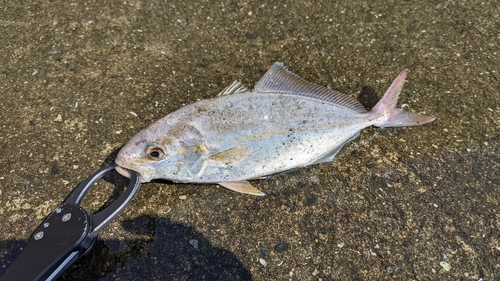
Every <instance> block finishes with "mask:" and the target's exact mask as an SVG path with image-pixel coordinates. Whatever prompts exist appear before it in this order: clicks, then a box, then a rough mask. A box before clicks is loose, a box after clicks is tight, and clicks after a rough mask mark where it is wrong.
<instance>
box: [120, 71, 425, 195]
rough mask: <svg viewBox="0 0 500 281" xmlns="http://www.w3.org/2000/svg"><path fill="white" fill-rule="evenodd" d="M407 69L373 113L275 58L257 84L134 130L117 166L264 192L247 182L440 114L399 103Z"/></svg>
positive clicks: (147, 176)
mask: <svg viewBox="0 0 500 281" xmlns="http://www.w3.org/2000/svg"><path fill="white" fill-rule="evenodd" d="M405 77H406V70H404V71H403V72H401V74H400V75H399V76H398V77H397V78H396V80H395V81H394V82H393V84H392V85H391V87H390V88H389V89H388V91H387V92H386V94H385V95H384V97H383V98H382V99H381V100H380V101H379V103H377V105H376V106H375V107H374V108H373V109H372V110H370V111H367V110H366V109H365V108H364V107H363V106H362V105H361V104H360V103H359V102H358V101H357V100H355V99H354V98H352V97H349V96H347V95H344V94H342V93H339V92H336V91H332V90H329V89H326V88H324V87H321V86H318V85H315V84H312V83H309V82H307V81H305V80H304V79H302V78H300V77H299V76H297V75H296V74H294V73H292V72H290V71H288V70H287V69H286V67H284V66H283V65H282V64H281V63H275V64H274V65H273V66H272V67H271V68H270V69H269V70H268V71H267V72H266V74H265V75H264V76H263V77H262V78H261V79H260V80H259V82H258V83H257V84H256V86H255V87H254V89H253V90H247V89H246V88H244V87H243V86H242V85H241V84H240V83H239V82H237V81H235V82H234V83H233V84H232V85H230V86H229V87H228V88H226V89H225V90H224V91H223V92H221V94H219V95H218V96H217V97H215V98H212V99H204V100H200V101H198V102H195V103H193V104H189V105H186V106H184V107H182V108H180V109H178V110H177V111H174V112H172V113H170V114H169V115H167V116H165V117H163V118H161V119H159V120H158V121H156V122H154V123H153V124H151V125H150V126H148V127H147V128H145V129H143V130H142V131H140V132H139V133H138V134H137V135H135V136H134V137H133V138H132V139H131V140H130V141H129V142H128V143H127V144H126V145H125V146H124V147H123V148H122V150H121V151H120V152H119V154H118V156H117V158H116V164H117V165H118V166H119V167H118V168H117V170H118V171H119V172H120V173H121V174H123V175H125V176H127V175H128V170H127V169H131V170H135V171H137V172H138V173H139V174H140V175H141V179H142V180H143V181H144V182H149V181H151V180H153V179H167V180H171V181H174V182H182V183H188V182H189V183H217V184H220V185H222V186H224V187H227V188H229V189H232V190H236V191H239V192H243V193H249V194H254V195H263V193H262V192H261V191H259V190H257V189H255V188H254V187H253V186H252V185H251V184H250V183H248V181H247V180H251V179H258V178H261V177H264V176H267V175H271V174H276V173H280V172H284V171H288V170H292V169H296V168H300V167H305V166H308V165H312V164H317V163H321V162H328V161H331V160H332V159H333V158H334V157H335V155H336V154H337V152H338V151H339V150H340V149H341V148H342V146H343V145H344V144H345V143H346V142H348V141H350V140H351V139H353V138H355V137H356V136H357V135H358V134H359V132H360V131H361V130H362V129H363V128H366V127H369V126H372V125H375V126H378V127H395V126H414V125H421V124H425V123H428V122H432V121H433V120H434V117H430V116H425V115H421V114H417V113H412V112H404V111H402V110H401V109H397V108H396V102H397V98H398V96H399V93H400V92H401V89H402V87H403V84H404V79H405Z"/></svg>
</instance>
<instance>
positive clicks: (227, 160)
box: [208, 146, 252, 166]
mask: <svg viewBox="0 0 500 281" xmlns="http://www.w3.org/2000/svg"><path fill="white" fill-rule="evenodd" d="M251 152H252V148H251V147H248V146H235V147H232V148H230V149H226V150H223V151H220V152H217V153H215V154H213V155H210V156H209V157H208V160H211V161H214V162H218V163H219V164H221V165H224V166H228V165H235V164H238V163H239V162H241V160H243V159H245V158H247V156H248V155H250V153H251Z"/></svg>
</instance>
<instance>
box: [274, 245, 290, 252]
mask: <svg viewBox="0 0 500 281" xmlns="http://www.w3.org/2000/svg"><path fill="white" fill-rule="evenodd" d="M288 248H289V245H288V243H279V244H278V245H276V247H274V250H276V252H278V253H281V252H284V251H286V250H288Z"/></svg>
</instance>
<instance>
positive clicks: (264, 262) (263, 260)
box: [259, 258, 267, 266]
mask: <svg viewBox="0 0 500 281" xmlns="http://www.w3.org/2000/svg"><path fill="white" fill-rule="evenodd" d="M259 262H260V264H262V265H263V266H267V262H266V260H265V259H263V258H260V259H259Z"/></svg>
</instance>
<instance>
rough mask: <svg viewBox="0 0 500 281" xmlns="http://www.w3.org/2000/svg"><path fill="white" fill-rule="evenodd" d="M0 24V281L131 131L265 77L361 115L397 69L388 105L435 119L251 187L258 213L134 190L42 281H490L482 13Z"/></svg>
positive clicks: (496, 246) (493, 232)
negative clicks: (118, 211) (345, 100)
mask: <svg viewBox="0 0 500 281" xmlns="http://www.w3.org/2000/svg"><path fill="white" fill-rule="evenodd" d="M0 8H1V9H0V47H1V53H0V112H1V116H2V118H1V121H0V144H1V159H0V220H1V221H2V223H1V224H0V259H1V264H2V267H1V268H0V273H3V272H5V270H6V268H7V267H8V266H9V265H10V263H11V262H12V261H13V259H14V258H15V256H16V255H17V254H18V253H19V251H20V247H22V245H24V243H25V242H26V241H27V239H28V238H29V236H30V235H31V233H32V232H33V230H34V229H35V228H36V227H37V225H38V224H39V223H40V222H41V220H42V219H43V218H44V217H45V216H46V215H48V214H49V213H50V212H51V211H52V210H53V209H54V208H55V207H56V206H58V204H59V203H60V202H61V201H62V200H63V199H64V198H65V197H66V196H67V194H68V193H69V192H70V191H71V190H72V189H73V188H74V187H75V186H76V185H77V184H78V183H79V182H80V181H81V180H82V179H84V178H85V177H87V176H88V175H89V174H90V173H92V172H93V171H95V170H96V169H98V168H99V167H101V166H102V165H103V164H105V163H108V162H111V161H112V159H113V157H114V156H115V155H116V151H117V149H119V148H120V147H121V146H122V145H124V144H125V143H126V142H127V141H128V139H130V138H131V137H132V136H133V135H134V134H135V133H136V132H138V131H139V130H140V129H141V128H143V127H145V126H147V125H148V124H150V123H151V122H153V121H154V120H156V119H158V118H160V117H161V116H164V115H166V114H167V113H169V112H172V111H173V110H175V109H177V108H179V107H181V106H182V105H185V104H189V103H192V102H194V101H196V100H197V99H202V98H208V97H213V96H215V95H216V94H217V93H218V92H219V91H221V90H222V89H224V87H226V86H227V85H229V84H230V83H231V82H232V81H233V80H235V79H240V80H241V81H242V82H243V83H244V84H245V85H246V86H248V87H252V86H253V85H254V83H255V82H256V81H257V80H258V79H259V77H260V76H262V74H263V73H264V72H265V71H266V69H267V68H268V67H269V66H270V65H272V64H273V63H274V62H275V61H281V62H283V63H285V65H287V66H288V67H289V69H290V70H292V71H294V72H295V73H297V74H299V75H301V76H302V77H304V78H305V79H307V80H309V81H311V82H314V83H317V84H319V85H324V86H328V87H331V88H332V89H336V90H339V91H341V92H344V93H346V94H349V95H352V96H354V97H356V98H358V99H359V100H360V101H361V102H362V103H363V104H364V105H366V106H367V107H371V106H373V104H374V103H375V102H376V101H377V99H378V98H379V97H380V96H381V95H382V94H383V93H384V92H385V90H386V89H387V87H388V86H389V85H390V83H391V82H392V80H393V79H394V78H395V77H396V75H397V74H398V73H399V72H400V71H401V70H402V69H404V68H408V69H409V70H410V72H409V76H408V78H407V83H406V85H405V88H404V90H403V94H402V96H401V98H400V104H403V103H405V104H407V105H409V110H412V111H416V112H426V113H427V114H430V115H434V116H436V117H437V120H436V121H435V122H434V123H432V124H429V125H425V126H421V127H411V128H388V129H379V128H368V129H365V130H364V131H363V132H362V133H361V136H360V137H359V138H357V139H356V140H354V141H353V142H352V143H350V144H349V145H347V146H346V147H345V148H344V149H343V150H342V152H341V153H340V154H339V155H338V156H337V158H336V159H335V160H334V161H333V162H331V163H325V164H320V165H315V166H312V167H308V168H305V169H302V170H299V171H297V172H295V173H292V174H282V175H278V176H274V177H271V178H270V179H269V180H260V181H254V182H253V183H254V185H255V186H257V187H258V188H260V189H261V190H263V191H264V192H265V193H267V196H265V197H252V196H249V195H244V194H238V193H235V192H232V191H229V190H227V189H224V188H222V187H219V186H215V185H193V184H182V185H181V184H172V183H168V182H157V183H151V184H145V185H143V186H142V187H141V190H140V192H139V194H138V195H137V197H136V198H135V200H134V201H133V203H132V204H131V205H130V206H129V208H128V209H127V210H126V211H125V212H124V213H123V214H122V215H121V216H119V217H118V218H117V219H116V220H115V221H114V222H113V223H111V224H110V225H109V226H108V227H107V228H106V229H105V230H104V231H103V232H102V233H101V235H100V239H99V242H98V243H97V246H96V248H95V249H94V251H93V252H92V253H91V254H90V255H88V256H87V257H86V258H85V259H83V260H81V261H80V262H79V263H78V264H76V265H75V266H74V267H72V268H71V269H70V270H69V271H68V272H67V273H66V274H65V275H64V276H63V277H62V278H61V279H62V280H386V279H395V280H498V279H500V242H499V239H500V231H499V228H500V217H499V214H498V209H499V206H500V137H499V136H500V133H499V127H500V97H499V94H500V81H499V79H500V73H499V71H500V56H499V53H500V50H499V46H500V22H499V20H500V8H499V6H498V2H497V1H383V0H375V1H345V0H341V1H271V2H269V1H253V2H243V1H240V2H238V1H220V2H219V1H196V2H195V1H139V0H137V1H135V0H132V1H128V0H127V1H60V0H54V1H12V0H6V1H3V2H2V4H1V7H0ZM249 168H251V167H249ZM112 191H113V185H111V184H104V183H103V184H102V188H99V189H96V190H95V191H94V192H93V193H92V194H91V195H90V196H89V197H88V198H86V200H85V201H84V206H85V207H86V208H87V209H88V210H96V209H97V208H99V206H101V205H102V204H104V203H105V202H106V200H107V198H108V197H109V194H110V192H111V193H112Z"/></svg>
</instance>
